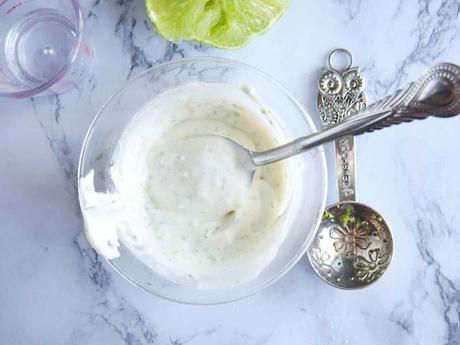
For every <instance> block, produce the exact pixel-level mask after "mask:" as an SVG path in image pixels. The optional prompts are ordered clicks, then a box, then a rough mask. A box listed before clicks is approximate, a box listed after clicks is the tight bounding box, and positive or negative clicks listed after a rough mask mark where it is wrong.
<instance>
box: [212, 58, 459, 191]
mask: <svg viewBox="0 0 460 345" xmlns="http://www.w3.org/2000/svg"><path fill="white" fill-rule="evenodd" d="M457 114H460V67H459V66H457V65H454V64H450V63H441V64H438V65H435V66H433V67H431V68H430V69H429V70H428V71H427V72H426V73H425V74H424V75H423V76H422V77H421V78H420V79H419V80H418V81H416V82H412V83H410V84H409V85H407V86H406V87H405V88H403V89H401V90H398V91H396V92H395V93H393V94H392V95H390V96H387V97H386V98H384V99H382V100H380V101H378V102H376V103H373V104H371V105H370V106H369V107H368V108H367V109H365V110H362V111H360V112H358V113H356V114H354V115H353V116H349V117H348V118H346V119H345V120H344V121H342V122H341V123H339V124H337V125H335V126H332V127H330V128H328V129H325V130H323V131H321V132H317V133H313V134H310V135H307V136H305V137H300V138H298V139H296V140H294V141H291V142H289V143H287V144H285V145H282V146H278V147H275V148H273V149H270V150H267V151H261V152H254V151H250V150H247V149H246V148H244V147H243V146H241V145H240V144H238V143H236V142H234V141H232V140H230V139H228V138H224V137H220V136H213V137H215V138H216V139H217V140H224V141H225V142H226V144H227V145H229V147H230V148H231V150H232V152H233V153H234V155H235V157H234V159H235V161H236V163H237V167H236V168H235V169H238V170H239V171H246V174H247V177H248V181H249V182H251V181H252V179H253V176H254V172H255V170H256V169H257V167H258V166H262V165H267V164H271V163H274V162H277V161H280V160H283V159H286V158H289V157H292V156H294V155H297V154H299V153H302V152H305V151H308V150H310V149H312V148H314V147H317V146H320V145H322V144H324V143H327V142H330V141H334V140H335V139H338V138H342V137H346V136H353V135H359V134H363V133H366V132H373V131H375V130H377V129H382V128H384V127H389V126H392V125H397V124H400V123H402V122H409V121H412V120H416V119H425V118H427V117H428V116H436V117H442V118H447V117H451V116H455V115H457Z"/></svg>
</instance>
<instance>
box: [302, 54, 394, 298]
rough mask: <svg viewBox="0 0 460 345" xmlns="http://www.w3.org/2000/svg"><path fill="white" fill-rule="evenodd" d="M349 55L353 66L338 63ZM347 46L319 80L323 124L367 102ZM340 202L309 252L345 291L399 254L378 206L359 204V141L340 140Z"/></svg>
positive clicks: (374, 277)
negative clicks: (337, 64) (357, 160)
mask: <svg viewBox="0 0 460 345" xmlns="http://www.w3.org/2000/svg"><path fill="white" fill-rule="evenodd" d="M336 53H343V54H345V55H346V56H347V57H348V60H349V64H348V66H347V67H346V68H345V69H343V70H339V69H338V68H334V67H332V61H331V60H332V57H333V56H334V54H336ZM352 66H353V56H352V55H351V53H350V52H349V51H348V50H346V49H335V50H333V51H332V52H331V53H330V54H329V58H328V67H329V69H327V70H325V71H323V73H322V75H321V78H320V82H319V85H318V86H319V93H318V100H317V105H318V110H319V112H320V114H321V120H322V122H323V125H324V126H325V127H326V128H327V127H331V126H334V125H336V124H337V123H340V122H341V121H343V120H344V119H345V118H347V117H348V116H350V115H351V114H352V113H354V112H356V111H357V110H362V109H364V108H365V107H366V106H367V96H366V93H365V91H364V79H363V77H362V75H361V72H360V69H359V67H352ZM335 152H336V169H337V187H338V191H339V202H338V203H335V204H333V205H331V206H328V207H327V208H326V211H325V212H324V214H323V219H322V221H321V224H320V226H319V229H318V231H317V233H316V236H315V237H314V239H313V241H312V243H311V244H310V246H309V248H308V251H307V256H308V260H309V261H310V264H311V265H312V267H313V269H314V271H315V272H316V273H317V274H318V275H319V276H320V277H321V278H322V279H323V280H325V281H326V282H327V283H329V284H331V285H332V286H335V287H338V288H343V289H356V288H362V287H366V286H368V285H369V284H371V283H373V282H375V281H376V280H377V279H379V278H380V277H381V276H382V275H383V273H384V272H385V271H386V269H387V267H388V266H389V263H390V261H391V258H392V256H393V240H392V236H391V231H390V228H389V227H388V225H387V223H386V222H385V221H384V220H383V217H382V216H381V215H380V214H379V213H378V212H376V211H375V210H373V209H372V208H370V207H368V206H366V205H364V204H361V203H357V202H356V187H355V183H356V177H355V176H356V175H355V140H354V137H353V136H348V137H343V138H340V139H336V140H335Z"/></svg>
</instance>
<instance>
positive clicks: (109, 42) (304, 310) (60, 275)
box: [0, 0, 460, 345]
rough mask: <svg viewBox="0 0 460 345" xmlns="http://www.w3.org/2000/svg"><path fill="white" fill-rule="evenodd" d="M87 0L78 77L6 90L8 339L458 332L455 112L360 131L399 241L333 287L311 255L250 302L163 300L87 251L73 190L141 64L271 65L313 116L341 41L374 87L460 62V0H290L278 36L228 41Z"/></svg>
mask: <svg viewBox="0 0 460 345" xmlns="http://www.w3.org/2000/svg"><path fill="white" fill-rule="evenodd" d="M82 2H83V5H84V7H85V9H86V11H87V13H88V15H87V18H86V24H87V30H88V33H89V37H90V40H91V42H92V43H93V45H94V47H95V51H96V57H95V59H94V62H93V66H92V69H91V71H90V73H89V75H88V78H87V79H86V80H85V82H84V83H83V84H82V85H81V86H80V88H79V89H78V90H75V91H73V92H70V93H67V94H65V95H61V96H51V97H41V98H35V99H32V100H8V99H0V115H1V116H0V253H1V260H0V282H1V284H0V344H2V345H26V344H27V345H30V344H34V345H41V344H43V345H45V344H46V345H54V344H59V345H83V344H85V345H95V344H97V345H100V344H111V345H119V344H126V345H128V344H130V345H138V344H159V345H183V344H187V345H207V344H219V345H234V344H241V345H246V344H247V345H278V344H279V345H281V344H290V345H300V344H314V345H320V344H358V345H359V344H363V345H364V344H450V345H459V344H460V225H459V224H460V213H459V211H460V209H459V205H460V186H459V184H458V181H457V180H458V177H459V170H460V162H459V158H458V157H459V156H458V152H459V147H460V146H459V145H460V118H457V119H449V120H440V119H429V120H425V121H420V122H416V123H412V124H411V125H403V126H398V127H395V128H391V129H388V130H385V131H381V132H378V133H375V135H367V136H363V137H359V138H358V139H357V145H358V152H357V154H358V175H359V180H358V188H359V190H358V194H359V199H360V200H361V201H363V202H365V203H368V204H370V205H372V206H374V207H375V208H377V209H378V210H380V211H381V212H382V214H383V215H384V216H385V217H386V218H387V219H388V221H389V223H390V224H391V225H392V227H393V231H394V239H395V241H396V248H395V250H396V255H395V257H394V261H393V263H392V266H391V268H390V270H389V272H387V273H386V275H385V276H384V277H383V278H382V279H381V280H380V281H379V282H378V283H377V284H375V285H373V286H371V287H369V288H368V289H365V290H360V291H341V290H336V289H334V288H331V287H329V286H327V285H325V284H324V283H323V282H321V281H320V280H319V279H318V278H317V277H316V276H315V275H314V273H313V271H312V269H311V268H310V267H309V266H308V264H307V263H306V261H305V260H302V261H301V262H300V263H299V264H297V266H296V267H295V268H294V269H293V270H292V271H291V272H290V273H288V274H287V275H286V276H285V277H284V278H283V279H281V280H280V281H279V282H278V283H276V284H275V285H273V286H271V287H269V288H267V289H266V290H264V291H263V292H261V293H260V294H258V295H256V296H254V297H251V298H249V299H246V300H243V301H240V302H236V303H231V304H227V305H221V306H211V307H196V306H185V305H180V304H175V303H172V302H167V301H164V300H161V299H159V298H157V297H154V296H151V295H149V294H148V293H146V292H144V291H142V290H140V289H138V288H135V287H133V286H131V285H130V284H129V283H127V282H126V281H124V280H123V279H122V278H121V277H119V276H118V275H117V274H116V273H115V272H114V271H113V270H112V269H111V268H110V267H108V266H107V265H106V264H105V263H103V262H102V260H101V259H100V258H98V257H97V256H96V255H95V254H94V252H93V251H92V250H91V249H89V247H88V244H87V242H86V240H85V238H84V236H83V235H82V223H81V217H80V212H79V209H78V205H77V200H76V196H75V189H76V165H77V158H78V154H79V151H80V147H81V143H82V139H83V135H84V133H85V131H86V129H87V127H88V125H89V123H90V121H91V119H92V118H93V117H94V115H95V113H96V111H97V110H98V108H99V107H100V106H101V105H102V103H103V102H104V101H105V100H106V99H107V97H108V96H109V95H110V94H112V93H113V92H114V90H116V89H117V88H119V87H120V86H121V85H123V83H124V82H125V80H126V79H127V78H129V77H130V76H132V75H134V74H136V73H138V72H140V71H143V70H145V69H146V68H148V67H150V66H152V65H154V64H157V63H160V62H163V61H168V60H170V59H176V58H180V57H183V56H199V55H215V56H224V57H229V58H234V59H237V60H240V61H244V62H247V63H249V64H252V65H255V66H258V67H259V68H260V69H262V70H264V71H266V72H268V73H270V74H272V75H273V76H275V77H276V78H277V79H279V80H280V81H281V82H282V83H283V84H285V85H286V86H287V87H288V89H290V90H291V91H292V92H293V94H294V95H295V96H296V97H297V98H298V99H299V100H300V102H301V103H302V104H303V105H304V106H305V108H306V109H307V110H308V111H309V112H310V113H311V114H313V117H315V119H316V120H317V118H316V115H315V114H316V113H315V110H314V99H315V96H316V86H315V83H316V79H317V77H318V71H319V68H320V67H321V66H322V65H323V64H324V60H325V57H326V54H327V52H328V51H329V50H330V49H332V48H335V47H339V46H340V47H342V46H343V47H347V48H348V49H350V50H351V51H352V52H354V54H355V56H356V61H357V63H358V64H359V65H361V66H362V67H363V68H364V73H365V75H366V77H367V80H368V93H369V98H370V99H371V100H375V99H377V98H378V97H381V96H384V95H385V94H386V93H387V92H390V91H392V90H395V89H396V88H397V87H398V86H402V85H403V84H404V83H405V82H407V81H409V80H411V79H413V78H416V77H417V76H418V75H419V73H421V72H422V71H423V70H424V69H425V68H426V67H427V66H428V65H430V64H432V63H434V62H439V61H452V62H457V63H459V62H460V33H459V30H460V17H459V12H460V3H459V2H458V0H442V1H441V0H418V1H417V0H399V1H398V0H388V1H377V0H371V1H361V0H343V1H339V0H324V1H304V0H293V3H292V6H291V7H290V9H289V10H288V11H287V13H286V15H285V16H284V17H283V18H282V20H281V21H280V22H279V23H278V25H276V26H275V27H274V28H273V29H272V30H271V31H270V32H269V33H268V34H267V35H265V36H263V37H261V38H257V39H255V40H254V41H253V43H252V44H250V45H249V46H247V47H246V48H244V49H241V50H239V51H230V52H229V51H222V50H216V49H211V48H207V47H204V46H201V45H199V44H195V43H181V44H179V45H178V46H176V45H173V44H171V43H167V42H165V41H164V40H163V39H161V38H160V37H159V36H158V35H157V34H156V33H155V32H154V30H153V29H152V28H151V26H150V24H149V23H148V21H147V20H146V18H145V15H144V12H143V1H142V0H117V1H114V0H92V1H89V0H87V1H82ZM327 149H328V150H327V153H328V160H329V168H330V169H333V168H334V165H333V164H334V161H333V159H332V158H333V156H332V150H331V149H332V148H331V147H330V146H328V148H327ZM330 175H331V176H330V185H331V188H330V191H329V202H333V201H335V200H336V192H335V182H334V180H333V174H330Z"/></svg>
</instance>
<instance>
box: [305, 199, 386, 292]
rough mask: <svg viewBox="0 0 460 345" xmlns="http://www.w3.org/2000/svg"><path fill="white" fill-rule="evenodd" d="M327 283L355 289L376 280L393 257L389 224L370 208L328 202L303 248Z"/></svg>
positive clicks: (349, 203) (316, 270)
mask: <svg viewBox="0 0 460 345" xmlns="http://www.w3.org/2000/svg"><path fill="white" fill-rule="evenodd" d="M307 255H308V258H309V260H310V262H311V264H312V266H313V269H314V270H315V272H316V273H317V274H318V275H319V276H320V277H321V278H322V279H323V280H324V281H325V282H327V283H328V284H330V285H332V286H334V287H338V288H342V289H359V288H364V287H367V286H369V285H370V284H372V283H374V282H375V281H377V280H378V279H379V278H380V277H381V276H382V275H383V273H385V271H386V270H387V268H388V266H389V265H390V262H391V259H392V257H393V238H392V236H391V231H390V227H389V226H388V224H387V222H386V221H385V220H384V219H383V217H382V216H381V215H380V214H379V213H377V212H376V211H375V210H374V209H372V208H370V207H369V206H366V205H364V204H361V203H358V202H353V201H343V202H338V203H336V204H333V205H331V206H329V207H328V208H327V209H326V210H325V211H324V214H323V219H322V221H321V224H320V227H319V229H318V232H317V234H316V236H315V237H314V239H313V241H312V243H311V244H310V247H309V249H308V252H307Z"/></svg>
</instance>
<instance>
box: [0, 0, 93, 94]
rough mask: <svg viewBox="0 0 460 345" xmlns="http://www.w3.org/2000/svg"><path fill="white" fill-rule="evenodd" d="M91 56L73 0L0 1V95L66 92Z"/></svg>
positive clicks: (79, 13) (78, 77)
mask: <svg viewBox="0 0 460 345" xmlns="http://www.w3.org/2000/svg"><path fill="white" fill-rule="evenodd" d="M92 55H93V50H92V48H91V46H90V45H88V44H87V43H85V42H84V39H83V18H82V13H81V10H80V5H79V2H78V0H27V1H19V0H0V96H7V97H15V98H24V97H31V96H35V95H38V94H42V93H45V92H46V91H47V92H53V93H62V92H64V91H67V90H69V89H71V88H72V87H74V86H75V85H77V84H78V83H79V82H80V81H81V80H82V79H83V78H84V76H85V74H86V72H87V70H88V68H89V62H90V60H91V57H92Z"/></svg>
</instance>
